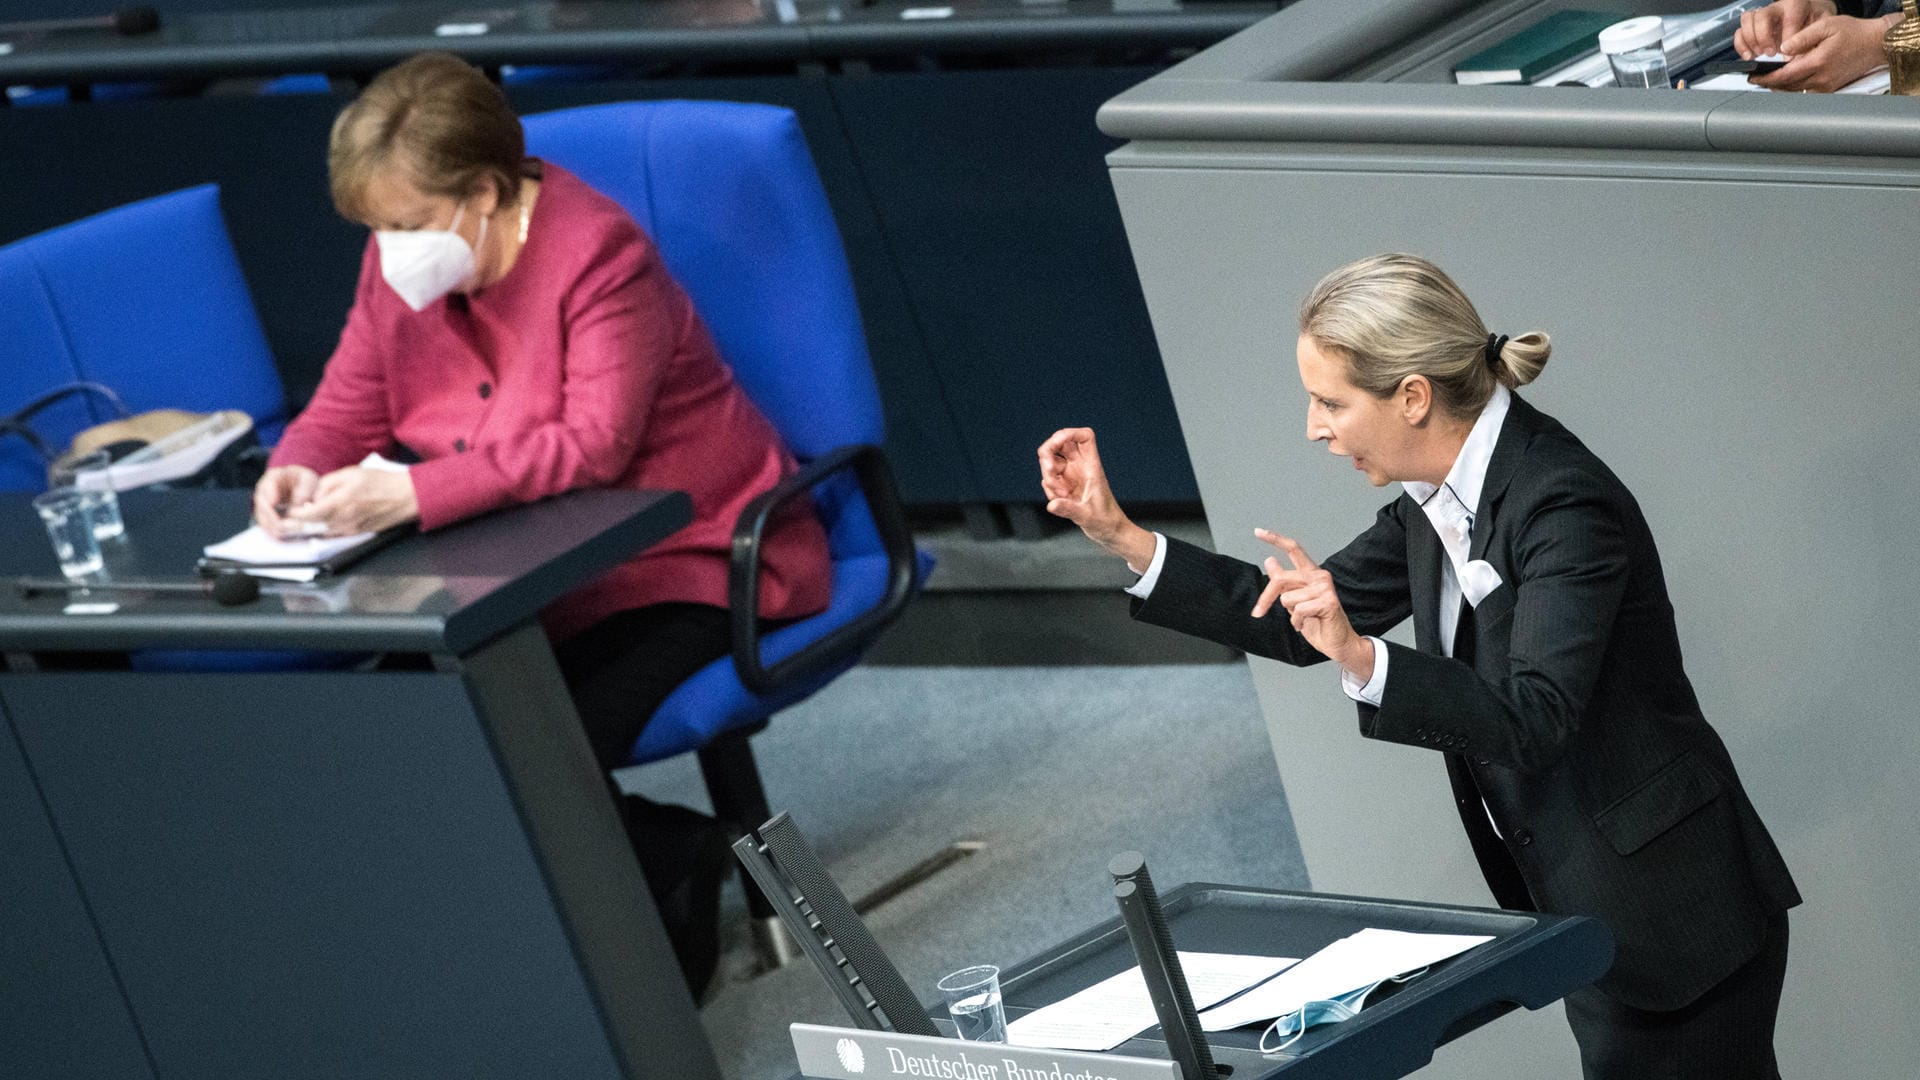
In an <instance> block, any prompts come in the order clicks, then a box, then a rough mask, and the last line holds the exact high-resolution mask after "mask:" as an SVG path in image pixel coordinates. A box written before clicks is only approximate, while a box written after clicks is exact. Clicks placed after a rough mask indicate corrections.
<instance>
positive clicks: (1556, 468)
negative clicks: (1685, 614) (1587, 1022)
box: [1134, 395, 1800, 1010]
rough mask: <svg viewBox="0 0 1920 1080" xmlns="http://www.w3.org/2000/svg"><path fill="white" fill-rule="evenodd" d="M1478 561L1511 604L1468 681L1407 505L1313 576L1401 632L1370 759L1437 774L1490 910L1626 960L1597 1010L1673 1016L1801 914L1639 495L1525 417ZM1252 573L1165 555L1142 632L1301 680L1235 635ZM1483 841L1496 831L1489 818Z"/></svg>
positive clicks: (1275, 643)
mask: <svg viewBox="0 0 1920 1080" xmlns="http://www.w3.org/2000/svg"><path fill="white" fill-rule="evenodd" d="M1470 557H1471V558H1474V559H1484V560H1486V561H1487V562H1489V563H1491V564H1492V565H1493V568H1494V569H1495V570H1496V571H1498V572H1499V574H1500V579H1501V581H1502V584H1501V585H1500V587H1499V588H1497V589H1495V590H1494V591H1493V592H1492V593H1491V594H1489V595H1488V596H1486V597H1485V598H1483V599H1482V600H1481V602H1480V604H1479V606H1478V607H1477V608H1475V609H1474V622H1473V630H1474V660H1473V664H1472V666H1468V665H1467V664H1465V663H1461V662H1457V661H1454V660H1451V659H1448V658H1446V657H1444V656H1442V655H1440V635H1439V628H1438V626H1437V625H1436V624H1437V622H1438V618H1439V589H1440V583H1441V577H1440V560H1441V559H1442V558H1445V553H1444V550H1443V549H1442V547H1441V545H1440V539H1439V537H1438V536H1437V535H1435V533H1434V531H1433V527H1432V525H1431V524H1430V523H1429V522H1428V520H1427V518H1426V515H1425V514H1424V513H1422V512H1421V510H1420V508H1419V506H1418V505H1416V504H1415V503H1414V501H1413V500H1412V499H1411V498H1409V497H1407V496H1405V495H1402V496H1401V497H1400V498H1399V499H1396V500H1394V501H1393V502H1392V503H1389V504H1388V505H1387V506H1386V507H1385V508H1383V509H1382V510H1381V511H1380V514H1379V516H1378V518H1377V519H1376V520H1375V521H1374V524H1373V526H1372V527H1371V528H1369V529H1368V530H1367V531H1366V532H1364V533H1362V534H1361V535H1360V536H1359V537H1358V538H1356V539H1355V540H1354V541H1353V542H1352V543H1350V544H1348V545H1347V546H1346V547H1345V548H1343V549H1341V551H1340V552H1339V553H1338V554H1336V555H1334V556H1332V557H1330V558H1328V559H1327V560H1325V562H1324V563H1323V564H1322V565H1323V566H1325V567H1326V568H1327V569H1328V570H1329V571H1330V572H1331V573H1332V574H1333V580H1334V586H1335V588H1336V589H1337V591H1338V592H1339V594H1340V599H1341V602H1342V603H1343V604H1344V605H1345V607H1346V610H1347V616H1348V618H1349V619H1350V620H1351V621H1352V623H1353V625H1354V628H1355V629H1356V630H1358V631H1359V632H1360V633H1362V634H1376V635H1377V634H1382V633H1385V632H1386V631H1387V630H1389V629H1391V628H1392V627H1394V626H1396V625H1398V624H1399V623H1400V622H1401V621H1402V620H1404V619H1406V618H1407V617H1408V616H1409V615H1411V616H1412V618H1413V624H1414V639H1415V642H1416V646H1417V647H1416V648H1413V649H1409V648H1406V647H1405V646H1402V645H1398V644H1391V643H1390V644H1389V645H1388V646H1387V648H1388V652H1389V657H1388V665H1387V681H1386V688H1385V690H1384V692H1383V694H1382V697H1381V701H1382V704H1381V706H1380V707H1379V708H1377V709H1376V708H1373V707H1371V706H1367V705H1361V706H1360V707H1359V712H1360V733H1361V734H1362V735H1365V736H1367V737H1368V738H1374V739H1385V740H1388V741H1391V742H1398V743H1406V744H1410V745H1413V746H1424V747H1428V748H1431V749H1433V750H1437V751H1440V752H1441V753H1443V754H1445V755H1446V762H1447V768H1448V772H1449V774H1450V776H1451V778H1452V781H1453V788H1454V794H1455V797H1456V801H1457V802H1458V803H1459V809H1460V816H1461V821H1462V823H1463V824H1464V825H1465V827H1466V830H1467V834H1468V838H1469V840H1470V841H1471V842H1472V844H1473V848H1474V852H1475V854H1476V855H1477V856H1478V858H1479V861H1480V866H1481V869H1482V871H1483V872H1484V873H1485V875H1486V878H1487V882H1488V884H1489V885H1490V886H1491V887H1492V888H1493V892H1494V896H1495V898H1496V899H1497V900H1498V901H1499V902H1500V904H1501V906H1503V907H1509V908H1535V909H1538V910H1542V911H1549V912H1559V913H1568V914H1581V915H1591V916H1595V917H1597V918H1599V919H1601V920H1602V921H1603V922H1605V923H1606V924H1607V925H1608V927H1609V928H1610V929H1612V931H1613V933H1614V936H1615V939H1616V942H1617V945H1618V952H1617V956H1616V959H1615V961H1614V966H1613V968H1612V970H1611V971H1609V972H1608V974H1607V976H1606V977H1605V978H1603V979H1602V980H1601V981H1600V983H1599V986H1600V989H1602V990H1603V991H1605V992H1607V993H1608V994H1610V995H1611V996H1613V997H1614V998H1616V999H1617V1000H1619V1001H1622V1002H1625V1003H1626V1004H1628V1005H1631V1006H1634V1007H1636V1008H1642V1009H1655V1010H1669V1009H1675V1008H1678V1007H1680V1006H1682V1005H1684V1004H1686V1003H1687V1002H1689V1001H1692V1000H1693V999H1694V998H1695V997H1697V996H1699V995H1700V994H1701V993H1702V992H1704V991H1705V990H1707V989H1708V988H1710V987H1712V986H1713V985H1714V984H1715V983H1717V982H1719V981H1720V980H1721V979H1722V978H1724V977H1725V976H1727V975H1728V974H1730V973H1731V972H1732V971H1733V970H1734V969H1735V968H1737V967H1738V966H1740V964H1742V963H1743V962H1745V961H1746V960H1747V959H1748V958H1750V957H1752V956H1753V955H1754V953H1755V952H1756V951H1757V950H1758V949H1759V946H1760V942H1761V935H1762V933H1763V932H1764V930H1765V926H1766V921H1767V918H1768V917H1769V915H1771V914H1772V913H1774V912H1776V911H1782V910H1785V909H1786V908H1789V907H1792V906H1794V905H1795V904H1798V903H1799V902H1800V896H1799V893H1798V891H1797V890H1796V889H1795V887H1794V883H1793V879H1792V877H1791V876H1790V875H1789V874H1788V872H1787V867H1786V863H1785V862H1784V861H1783V860H1782V859H1781V857H1780V853H1779V851H1778V850H1777V849H1776V848H1775V846H1774V843H1773V840H1772V838H1771V837H1770V836H1768V834H1767V830H1766V827H1765V826H1764V825H1763V824H1762V823H1761V821H1760V818H1759V816H1758V815H1757V814H1756V813H1755V812H1754V809H1753V806H1752V804H1751V803H1750V802H1749V801H1748V799H1747V795H1746V792H1745V791H1744V790H1742V788H1741V786H1740V781H1739V778H1738V776H1736V775H1735V773H1734V769H1733V762H1732V761H1731V759H1730V758H1729V757H1728V755H1727V751H1726V747H1725V746H1724V745H1723V744H1722V743H1721V741H1720V737H1719V736H1718V735H1717V734H1716V733H1715V732H1714V730H1713V729H1712V728H1711V727H1709V726H1708V725H1707V722H1706V720H1705V719H1704V718H1703V717H1702V715H1701V712H1700V705H1699V703H1698V701H1697V700H1695V698H1694V693H1693V687H1692V686H1691V685H1690V684H1689V683H1688V681H1687V676H1686V673H1685V671H1684V670H1682V667H1681V662H1680V642H1679V637H1678V635H1677V633H1676V631H1675V628H1674V618H1673V607H1672V605H1671V604H1670V603H1669V602H1668V599H1667V589H1666V582H1665V579H1664V577H1663V576H1662V574H1661V570H1660V556H1659V553H1658V551H1656V550H1655V548H1654V543H1653V536H1652V534H1651V532H1649V531H1648V528H1647V524H1646V519H1645V517H1644V516H1643V515H1642V514H1641V512H1640V507H1639V504H1638V503H1636V502H1635V501H1634V498H1633V496H1632V494H1631V493H1629V492H1628V491H1627V489H1626V488H1625V487H1624V486H1623V485H1622V484H1621V483H1620V481H1619V480H1618V479H1617V478H1615V476H1614V475H1613V473H1612V472H1611V471H1610V470H1608V469H1607V467H1606V466H1605V465H1604V464H1602V463H1601V461H1600V459H1599V458H1597V457H1595V456H1594V455H1593V454H1592V453H1591V452H1589V451H1588V450H1587V448H1586V447H1585V446H1583V445H1581V443H1580V441H1579V440H1578V439H1576V438H1574V437H1573V435H1571V434H1570V433H1569V432H1568V431H1567V430H1566V429H1565V428H1564V427H1562V426H1561V425H1560V424H1559V423H1558V422H1557V421H1555V420H1553V419H1552V418H1551V417H1549V416H1547V415H1545V414H1544V413H1541V412H1540V411H1539V410H1537V409H1534V408H1533V407H1531V406H1529V405H1527V404H1526V403H1525V402H1523V401H1521V400H1520V398H1519V397H1518V396H1517V395H1516V396H1515V397H1514V398H1513V403H1512V406H1511V409H1510V410H1509V412H1508V414H1507V418H1506V421H1505V423H1504V424H1503V425H1502V427H1501V430H1500V435H1499V438H1498V440H1497V441H1496V443H1495V446H1494V451H1493V457H1492V460H1491V461H1490V462H1489V464H1488V467H1487V477H1486V482H1485V484H1484V486H1483V487H1482V489H1481V494H1480V505H1479V506H1478V507H1477V508H1476V512H1475V515H1474V527H1473V538H1472V546H1471V552H1470ZM1265 583H1266V578H1265V575H1264V574H1262V573H1261V571H1260V570H1259V568H1257V567H1255V566H1253V565H1251V564H1248V563H1245V562H1241V561H1240V560H1238V559H1233V558H1228V557H1226V556H1219V555H1212V554H1208V553H1206V552H1204V551H1201V550H1200V549H1198V548H1195V547H1192V546H1190V545H1186V544H1181V543H1179V542H1177V541H1172V540H1169V541H1168V550H1167V556H1166V560H1165V562H1164V563H1163V565H1162V568H1161V574H1160V578H1159V581H1158V583H1157V584H1156V585H1155V586H1154V590H1153V594H1152V596H1151V597H1149V598H1148V599H1147V600H1144V601H1136V602H1135V603H1134V614H1135V617H1137V618H1140V619H1143V620H1145V621H1147V622H1152V623H1157V624H1159V625H1162V626H1167V627H1171V628H1173V629H1176V630H1181V631H1184V632H1187V633H1191V634H1195V635H1198V636H1201V637H1205V638H1209V639H1211V640H1214V641H1219V642H1222V643H1224V644H1228V645H1232V646H1235V647H1238V648H1240V649H1243V650H1245V651H1247V652H1250V653H1253V654H1255V655H1259V656H1268V657H1273V658H1275V659H1279V660H1284V661H1287V662H1289V663H1293V664H1300V665H1306V664H1314V663H1319V662H1320V661H1322V660H1323V659H1325V658H1324V657H1323V656H1321V655H1320V654H1319V653H1318V652H1316V651H1315V650H1314V649H1313V647H1312V646H1310V645H1308V644H1307V642H1306V640H1305V639H1304V638H1302V637H1301V636H1300V635H1299V634H1297V633H1296V632H1294V630H1293V628H1292V627H1291V626H1290V625H1289V624H1288V622H1287V619H1286V617H1285V613H1284V612H1283V611H1281V610H1280V609H1279V608H1277V607H1276V608H1275V610H1274V613H1273V614H1270V615H1268V617H1266V618H1264V619H1254V618H1252V617H1251V616H1249V615H1248V612H1249V611H1250V610H1251V609H1252V607H1253V604H1254V600H1255V598H1256V597H1257V596H1258V595H1259V593H1260V590H1261V588H1262V587H1263V586H1264V585H1265ZM1483 798H1484V799H1485V801H1486V804H1487V807H1488V809H1490V810H1491V812H1492V813H1493V816H1494V817H1495V818H1496V819H1498V821H1499V822H1500V826H1501V829H1500V831H1501V833H1502V834H1504V835H1503V836H1496V835H1495V834H1494V832H1493V830H1492V828H1491V827H1490V826H1489V824H1488V821H1487V816H1486V813H1485V812H1483V811H1482V809H1481V807H1480V802H1481V800H1482V799H1483Z"/></svg>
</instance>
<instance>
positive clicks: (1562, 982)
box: [1001, 884, 1613, 1080]
mask: <svg viewBox="0 0 1920 1080" xmlns="http://www.w3.org/2000/svg"><path fill="white" fill-rule="evenodd" d="M1162 901H1163V905H1162V906H1163V907H1164V909H1165V911H1166V913H1167V924H1168V928H1169V929H1170V930H1171V931H1172V934H1173V939H1174V943H1175V945H1176V947H1177V948H1180V949H1185V950H1189V951H1196V952H1226V953H1251V954H1254V955H1261V956H1301V957H1304V956H1309V955H1311V954H1313V953H1314V952H1316V951H1318V950H1320V949H1321V948H1324V947H1325V946H1327V945H1328V944H1331V943H1332V942H1334V941H1336V940H1338V939H1340V938H1343V937H1345V936H1347V935H1348V934H1351V933H1354V932H1356V931H1358V930H1362V929H1365V928H1366V927H1369V926H1377V927H1382V928H1386V929H1391V930H1410V931H1414V932H1418V933H1433V934H1486V935H1491V936H1492V937H1493V939H1494V940H1492V941H1490V942H1487V943H1486V944H1484V945H1481V946H1478V947H1476V948H1474V949H1471V950H1469V951H1467V952H1465V953H1462V954H1461V955H1459V956H1456V957H1454V958H1452V959H1450V960H1446V961H1443V962H1441V963H1439V964H1435V965H1434V966H1433V968H1432V969H1431V970H1430V971H1428V972H1427V973H1426V974H1425V975H1422V976H1420V977H1419V978H1417V979H1412V980H1409V981H1408V982H1406V983H1403V984H1399V985H1398V986H1395V985H1393V984H1388V985H1387V986H1383V987H1381V988H1380V990H1378V991H1375V993H1374V996H1373V997H1372V998H1371V999H1370V1000H1369V1002H1368V1004H1367V1006H1366V1007H1365V1008H1363V1009H1362V1010H1361V1011H1360V1015H1359V1016H1357V1017H1355V1018H1354V1019H1352V1020H1348V1021H1346V1022H1345V1023H1340V1024H1332V1025H1327V1026H1323V1027H1316V1028H1311V1029H1309V1030H1308V1032H1307V1033H1306V1035H1304V1036H1302V1037H1301V1039H1300V1041H1299V1042H1296V1043H1294V1044H1293V1046H1292V1047H1290V1048H1289V1049H1288V1050H1287V1051H1286V1052H1285V1053H1281V1054H1262V1053H1260V1052H1259V1044H1260V1032H1261V1029H1260V1028H1253V1027H1245V1028H1237V1029H1235V1030H1233V1031H1223V1032H1218V1033H1215V1034H1212V1035H1209V1036H1207V1041H1208V1043H1209V1045H1211V1046H1212V1047H1213V1054H1214V1060H1215V1062H1216V1063H1221V1064H1227V1065H1231V1066H1233V1074H1232V1078H1233V1080H1260V1078H1261V1077H1266V1076H1273V1075H1279V1074H1284V1075H1285V1076H1286V1077H1287V1080H1310V1078H1315V1077H1328V1078H1334V1077H1338V1078H1340V1080H1393V1078H1396V1077H1401V1076H1405V1075H1407V1074H1408V1073H1411V1072H1413V1071H1414V1070H1416V1069H1418V1068H1420V1067H1421V1066H1423V1065H1425V1064H1426V1063H1427V1062H1428V1061H1430V1060H1431V1059H1432V1057H1433V1051H1434V1049H1435V1048H1436V1047H1439V1046H1441V1045H1444V1044H1445V1043H1448V1042H1451V1041H1452V1040H1454V1039H1457V1038H1459V1037H1460V1036H1462V1035H1465V1034H1466V1033H1467V1032H1469V1031H1472V1030H1473V1029H1475V1028H1477V1027H1480V1026H1481V1025H1483V1024H1486V1023H1488V1022H1489V1021H1492V1020H1494V1019H1496V1018H1498V1017H1500V1016H1502V1015H1505V1014H1506V1013H1509V1012H1511V1011H1513V1010H1514V1009H1515V1008H1519V1007H1525V1008H1529V1009H1538V1008H1542V1007H1544V1006H1547V1005H1551V1004H1553V1003H1554V1002H1556V1001H1558V1000H1560V999H1561V998H1563V997H1565V996H1566V995H1567V994H1569V993H1572V992H1573V991H1575V990H1578V989H1580V988H1582V987H1584V986H1587V985H1589V984H1590V983H1592V982H1593V981H1594V980H1595V979H1598V978H1599V977H1600V976H1601V975H1603V974H1605V973H1606V970H1607V967H1608V965H1610V964H1611V963H1612V962H1613V936H1612V935H1611V934H1609V933H1608V932H1607V930H1606V928H1605V927H1603V926H1602V925H1600V924H1599V923H1597V922H1595V921H1594V920H1592V919H1586V918H1580V917H1574V916H1564V915H1543V914H1539V913H1535V912H1520V911H1497V910H1490V909H1485V908H1463V907H1450V906H1446V905H1442V904H1418V903H1413V902H1411V901H1404V900H1373V899H1365V898H1361V897H1353V896H1333V895H1324V894H1317V893H1300V892H1285V891H1281V890H1277V889H1251V888H1244V887H1240V886H1233V885H1212V884H1192V885H1182V886H1180V887H1179V888H1177V889H1174V890H1172V891H1171V892H1169V893H1167V894H1166V895H1165V896H1164V897H1163V898H1162ZM1135 963H1136V961H1135V960H1134V954H1133V948H1132V946H1131V945H1130V944H1128V942H1127V935H1126V930H1125V929H1124V928H1123V927H1122V926H1121V925H1120V920H1119V918H1118V917H1117V916H1116V917H1115V918H1114V919H1113V920H1112V921H1110V922H1108V923H1105V924H1102V925H1101V926H1098V927H1095V928H1094V929H1092V930H1089V931H1087V932H1086V933H1085V934H1082V935H1081V936H1079V937H1077V938H1074V939H1073V940H1071V941H1069V942H1067V943H1066V944H1064V945H1061V946H1059V947H1058V948H1056V949H1052V950H1049V951H1048V952H1046V953H1043V954H1041V955H1040V956H1038V957H1035V958H1034V959H1032V960H1029V961H1027V962H1026V963H1024V964H1021V965H1019V966H1018V967H1016V968H1014V969H1013V970H1012V972H1011V973H1010V974H1009V975H1008V976H1007V977H1006V978H1005V979H1004V980H1003V981H1002V983H1001V988H1002V993H1003V995H1004V998H1005V1002H1006V1007H1007V1013H1008V1017H1009V1018H1011V1017H1013V1016H1016V1015H1019V1014H1021V1013H1025V1012H1029V1011H1031V1010H1033V1009H1037V1008H1039V1007H1041V1006H1043V1005H1047V1004H1051V1003H1052V1002H1055V1001H1058V1000H1060V999H1061V998H1064V997H1066V996H1067V995H1068V994H1071V993H1073V992H1075V991H1077V990H1080V989H1082V988H1084V987H1087V986H1091V985H1093V984H1094V983H1096V982H1099V981H1100V980H1102V979H1105V978H1108V977H1110V976H1113V975H1115V974H1118V973H1119V972H1121V971H1125V970H1126V969H1127V968H1130V967H1132V966H1134V964H1135ZM1159 1035H1160V1030H1159V1029H1158V1028H1154V1029H1152V1030H1150V1031H1148V1032H1146V1033H1145V1034H1143V1035H1141V1036H1140V1037H1139V1038H1136V1039H1133V1040H1131V1041H1129V1042H1128V1043H1126V1044H1125V1045H1123V1046H1121V1047H1119V1048H1118V1049H1116V1050H1115V1051H1114V1053H1117V1054H1134V1055H1138V1056H1140V1057H1166V1056H1167V1049H1166V1043H1165V1042H1163V1041H1162V1040H1161V1039H1160V1037H1159Z"/></svg>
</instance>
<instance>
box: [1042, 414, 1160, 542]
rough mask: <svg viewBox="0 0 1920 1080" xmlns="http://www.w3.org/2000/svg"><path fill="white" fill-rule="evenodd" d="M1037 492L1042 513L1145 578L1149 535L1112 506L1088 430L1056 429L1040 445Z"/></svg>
mask: <svg viewBox="0 0 1920 1080" xmlns="http://www.w3.org/2000/svg"><path fill="white" fill-rule="evenodd" d="M1040 490H1041V491H1043V492H1045V493H1046V496H1047V513H1049V514H1052V515H1054V516H1055V517H1063V518H1066V519H1067V520H1068V521H1071V522H1073V523H1074V524H1075V525H1078V526H1080V531H1081V532H1083V533H1086V534H1087V538H1088V539H1089V540H1092V541H1093V542H1094V543H1096V544H1099V545H1100V546H1101V547H1102V548H1104V549H1106V550H1107V551H1108V552H1110V553H1111V554H1114V555H1118V556H1120V557H1121V558H1123V559H1125V560H1127V565H1128V566H1130V567H1132V568H1133V572H1134V573H1136V574H1138V573H1145V572H1146V569H1147V564H1148V563H1151V562H1152V561H1153V549H1154V540H1153V534H1152V533H1150V532H1148V531H1147V530H1145V529H1142V528H1141V527H1140V526H1138V525H1135V524H1134V523H1133V519H1131V518H1129V517H1127V515H1126V513H1125V512H1124V511H1122V510H1121V509H1120V504H1119V503H1117V502H1115V501H1114V498H1113V489H1112V488H1110V487H1108V486H1107V471H1106V469H1105V468H1103V467H1102V466H1101V464H1100V448H1099V446H1098V445H1097V444H1095V442H1094V440H1093V429H1092V428H1061V429H1060V430H1059V431H1056V432H1054V433H1053V435H1052V436H1051V437H1049V438H1048V439H1047V441H1046V442H1043V443H1041V444H1040Z"/></svg>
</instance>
